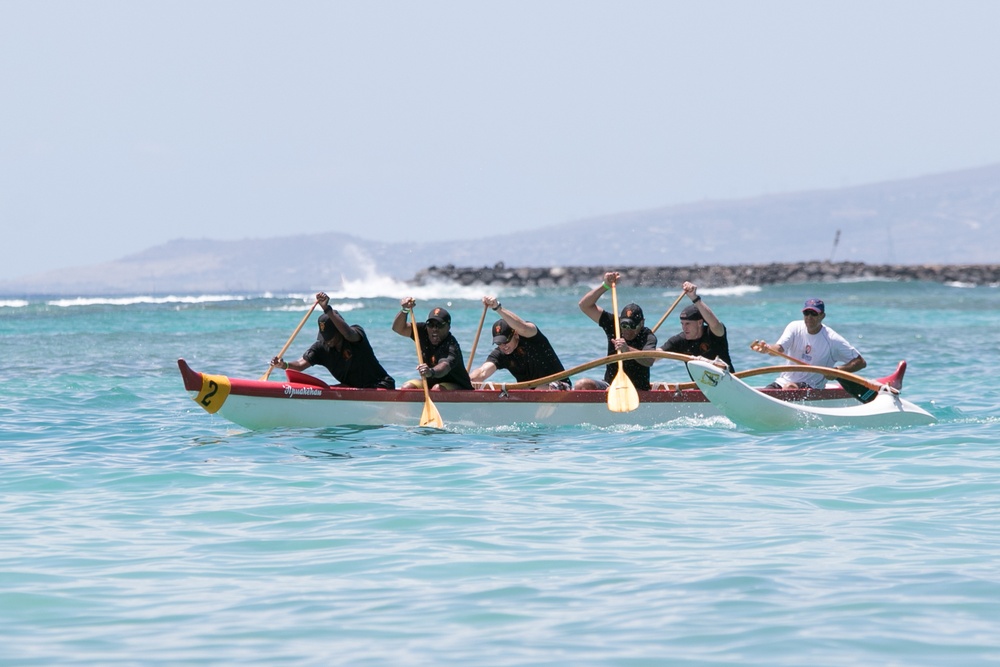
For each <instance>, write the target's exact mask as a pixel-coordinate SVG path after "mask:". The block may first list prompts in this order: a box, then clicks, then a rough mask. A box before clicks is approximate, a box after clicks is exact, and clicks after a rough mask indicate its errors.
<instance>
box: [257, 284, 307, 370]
mask: <svg viewBox="0 0 1000 667" xmlns="http://www.w3.org/2000/svg"><path fill="white" fill-rule="evenodd" d="M318 305H319V301H318V300H317V301H314V302H313V305H312V308H310V309H309V312H307V313H306V314H305V317H303V318H302V321H301V322H299V326H297V327H295V331H293V332H292V335H291V336H289V337H288V342H287V343H285V346H284V347H283V348H281V352H279V353H278V358H281V357H283V356H285V352H288V348H289V347H291V345H292V341H293V340H295V337H296V336H298V335H299V332H300V331H302V327H304V326H305V324H306V322H308V321H309V316H310V315H312V312H313V311H314V310H316V306H318ZM272 369H274V366H270V365H269V366H268V367H267V370H266V371H265V372H264V375H262V376H261V378H260V379H261V380H266V379H267V378H269V377H271V370H272Z"/></svg>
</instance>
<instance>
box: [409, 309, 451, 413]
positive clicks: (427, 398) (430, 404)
mask: <svg viewBox="0 0 1000 667" xmlns="http://www.w3.org/2000/svg"><path fill="white" fill-rule="evenodd" d="M410 315H411V316H412V317H411V319H410V324H411V325H413V342H414V343H416V344H417V364H418V365H421V366H422V365H423V363H424V353H423V352H422V351H421V349H420V332H418V331H417V315H416V313H414V312H413V311H412V310H411V311H410ZM420 383H421V384H422V385H423V386H424V411H423V412H422V413H420V425H421V426H433V427H434V428H444V422H443V421H441V413H439V412H438V409H437V406H436V405H434V401H432V400H431V392H430V389H428V388H427V378H425V377H424V376H423V375H421V376H420Z"/></svg>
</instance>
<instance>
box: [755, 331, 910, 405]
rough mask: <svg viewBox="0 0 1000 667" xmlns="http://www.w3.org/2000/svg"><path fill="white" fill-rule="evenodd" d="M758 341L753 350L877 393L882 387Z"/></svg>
mask: <svg viewBox="0 0 1000 667" xmlns="http://www.w3.org/2000/svg"><path fill="white" fill-rule="evenodd" d="M756 342H757V341H754V342H753V343H750V349H751V350H753V351H754V352H760V353H761V354H773V355H775V356H777V357H782V358H783V359H788V360H789V361H792V362H795V363H796V364H799V365H801V366H805V367H808V368H811V369H816V372H817V373H820V374H822V375H826V376H829V375H832V376H834V377H836V378H840V379H842V380H848V381H850V382H854V383H855V384H860V385H861V386H862V387H864V388H865V389H870V390H871V391H874V392H876V393H877V392H878V391H879V389H881V388H882V385H880V384H878V383H877V382H872V381H871V380H868V379H866V378H863V377H861V376H860V375H855V374H854V373H851V372H849V371H844V370H841V369H839V368H829V367H827V366H811V365H809V364H807V363H806V362H804V361H802V360H801V359H796V358H795V357H793V356H791V355H788V354H785V353H784V352H781V351H780V350H776V349H774V348H773V347H772V346H770V345H767V348H766V349H760V347H758V346H755V345H754V343H756ZM765 345H766V343H765ZM889 390H890V391H891V392H893V393H895V394H898V393H899V392H898V391H897V390H896V389H894V388H893V387H889Z"/></svg>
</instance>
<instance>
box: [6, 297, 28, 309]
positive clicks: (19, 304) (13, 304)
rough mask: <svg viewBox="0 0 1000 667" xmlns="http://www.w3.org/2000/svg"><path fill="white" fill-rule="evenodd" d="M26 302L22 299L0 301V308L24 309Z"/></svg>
mask: <svg viewBox="0 0 1000 667" xmlns="http://www.w3.org/2000/svg"><path fill="white" fill-rule="evenodd" d="M27 305H28V302H27V301H25V300H24V299H7V300H3V299H0V308H24V307H25V306H27Z"/></svg>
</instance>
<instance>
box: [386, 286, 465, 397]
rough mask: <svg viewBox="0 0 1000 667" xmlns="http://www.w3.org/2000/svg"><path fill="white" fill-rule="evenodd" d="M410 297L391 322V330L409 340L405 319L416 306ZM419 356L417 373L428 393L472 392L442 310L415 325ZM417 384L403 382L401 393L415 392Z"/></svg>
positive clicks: (410, 330) (410, 332) (410, 334)
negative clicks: (420, 357) (419, 362)
mask: <svg viewBox="0 0 1000 667" xmlns="http://www.w3.org/2000/svg"><path fill="white" fill-rule="evenodd" d="M416 303H417V302H416V300H415V299H414V298H413V297H410V296H408V297H406V298H405V299H403V300H402V301H400V303H399V305H400V310H399V312H398V313H396V317H395V319H394V320H393V321H392V330H393V331H395V332H396V333H398V334H399V335H400V336H406V337H407V338H409V339H410V340H412V339H413V327H412V325H411V324H410V323H409V322H407V320H406V318H407V316H408V315H409V314H410V311H412V310H413V307H414V306H415V305H416ZM417 335H418V336H419V337H420V352H421V354H422V355H423V359H424V363H422V364H419V365H418V366H417V372H418V373H420V375H421V376H422V377H424V378H426V379H427V387H428V388H429V389H472V388H473V387H472V381H471V380H470V379H469V371H468V370H466V368H465V361H463V359H462V348H461V347H459V345H458V340H457V339H456V338H455V336H453V335H452V333H451V314H450V313H449V312H448V311H447V310H445V309H444V308H440V307H436V308H432V309H431V312H430V313H429V314H428V315H427V320H426V321H425V322H418V323H417ZM421 384H422V383H421V382H420V381H419V380H407V381H406V382H404V383H403V386H402V389H419V388H420V387H421Z"/></svg>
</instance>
